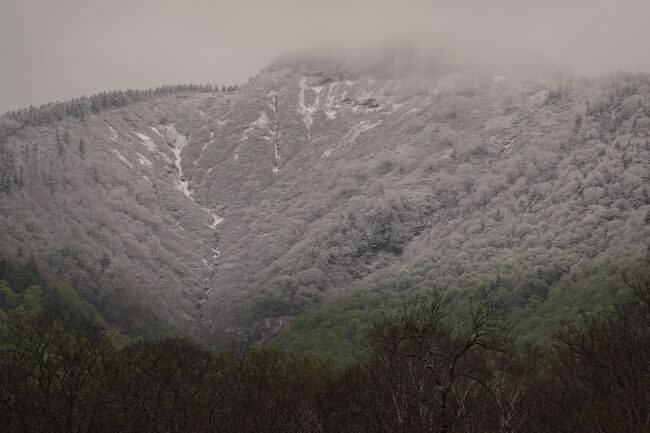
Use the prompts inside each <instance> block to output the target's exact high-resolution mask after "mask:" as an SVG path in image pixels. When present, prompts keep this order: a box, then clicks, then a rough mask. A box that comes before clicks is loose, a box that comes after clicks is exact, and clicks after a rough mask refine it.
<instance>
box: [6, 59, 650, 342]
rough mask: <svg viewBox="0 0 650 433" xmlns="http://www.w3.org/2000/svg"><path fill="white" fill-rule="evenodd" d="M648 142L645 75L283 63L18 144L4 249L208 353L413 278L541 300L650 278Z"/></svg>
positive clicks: (12, 148) (40, 131) (27, 131)
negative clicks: (593, 283) (585, 283)
mask: <svg viewBox="0 0 650 433" xmlns="http://www.w3.org/2000/svg"><path fill="white" fill-rule="evenodd" d="M649 134H650V78H649V77H648V76H642V75H634V76H632V75H620V76H615V77H607V78H600V79H594V80H585V79H581V80H578V79H570V78H547V77H531V76H514V75H513V76H503V75H499V76H495V75H490V74H486V73H477V72H467V71H464V72H457V73H445V74H431V75H418V76H410V77H401V78H394V77H393V78H387V77H381V78H380V77H378V76H373V75H370V74H367V75H365V74H364V75H359V74H353V73H347V72H345V71H341V70H338V69H337V70H334V69H332V70H331V71H330V70H328V69H327V68H313V67H309V66H306V65H301V64H299V63H296V64H291V65H283V64H281V63H277V64H275V65H273V66H272V67H269V68H267V69H266V70H264V71H263V72H262V73H260V74H259V76H257V77H256V79H255V80H254V81H253V82H251V83H250V84H248V85H246V86H243V87H242V88H241V89H239V90H237V91H234V92H223V93H221V92H220V93H198V94H179V95H173V96H161V97H156V98H152V99H150V100H148V101H147V102H140V103H137V104H134V105H131V106H128V107H126V108H122V109H115V110H109V111H104V112H100V113H98V114H96V115H93V116H90V117H86V118H85V119H84V120H83V121H82V120H78V119H75V118H69V119H65V120H63V121H61V122H58V123H57V124H56V125H53V126H42V127H28V128H24V129H22V130H20V131H19V132H18V133H17V134H16V135H14V136H11V137H9V138H7V139H5V140H4V141H3V143H2V155H3V156H4V158H5V162H4V163H3V165H2V168H0V170H3V172H0V175H3V176H4V178H5V179H8V178H10V177H11V180H10V181H9V183H7V182H5V184H7V185H9V184H11V185H10V187H6V188H5V191H4V192H3V193H2V194H1V195H0V225H2V227H4V229H3V230H2V233H0V241H1V242H2V245H3V246H4V249H5V250H9V251H15V250H18V249H19V247H20V248H22V251H24V253H26V254H29V253H33V254H34V255H35V256H36V257H37V258H39V259H40V260H41V261H42V262H43V263H47V264H48V266H50V267H51V268H52V269H54V270H55V271H57V272H58V273H59V274H60V275H62V276H63V277H64V278H66V279H68V280H70V281H71V282H72V283H73V284H75V285H76V286H78V287H85V288H87V289H88V292H89V293H91V294H92V297H94V298H95V300H96V302H100V303H101V300H102V297H103V296H104V293H106V291H108V290H109V288H110V290H115V291H116V292H117V293H118V295H116V296H118V298H120V299H121V300H122V301H123V302H141V303H144V304H145V305H147V306H149V307H151V308H152V309H153V310H154V311H156V312H157V313H158V314H159V315H161V317H163V318H164V319H165V320H168V321H170V322H171V323H173V324H175V325H177V326H179V327H181V328H183V329H186V330H189V331H190V332H192V333H193V334H194V335H199V336H204V337H206V338H208V339H210V340H211V341H217V340H219V341H222V340H223V339H226V338H228V337H230V336H233V335H237V336H242V335H243V336H247V337H250V338H251V339H253V340H258V339H260V338H262V339H263V338H267V337H269V336H271V335H273V334H275V333H277V332H279V331H280V330H281V329H283V327H285V326H286V324H287V323H290V321H291V318H292V317H293V316H295V315H297V314H299V313H301V312H302V311H304V310H307V309H312V308H317V307H318V305H320V304H322V303H323V302H327V300H328V299H330V298H331V297H332V296H336V295H337V294H339V293H344V292H345V291H346V290H347V289H348V287H350V285H351V284H354V283H355V282H357V283H358V282H359V281H362V282H363V281H368V282H369V283H368V284H372V283H371V282H372V281H378V280H381V279H383V278H385V276H387V275H396V274H399V273H400V272H409V270H412V271H413V272H418V273H420V274H421V275H422V276H423V281H425V282H427V283H430V284H436V285H438V286H447V287H467V288H473V287H478V286H480V285H482V284H485V282H486V281H493V280H495V279H497V277H498V279H499V281H500V284H503V285H507V286H508V288H509V290H510V291H511V292H512V293H513V294H515V296H516V297H517V299H519V300H520V302H527V300H528V299H529V298H530V296H538V297H542V298H543V297H545V296H546V295H547V294H548V291H549V290H550V289H551V288H552V287H553V285H554V284H555V283H556V282H557V281H559V280H561V279H562V278H569V277H570V276H575V275H580V274H581V273H584V272H587V271H590V270H592V269H593V268H594V267H598V266H600V265H604V264H608V265H609V264H611V265H612V266H633V265H638V264H642V263H645V262H644V261H645V260H646V254H647V252H646V251H647V245H648V241H649V239H650V218H649V217H648V216H647V215H648V212H649V211H650V196H649V192H648V183H649V180H650V177H649V176H650V163H649V161H650V145H649V144H648V140H649V139H648V136H649ZM9 161H10V162H9ZM0 177H2V176H0ZM14 178H15V180H14ZM107 258H108V259H107ZM107 263H108V264H107ZM369 287H370V286H369ZM395 290H399V288H397V287H396V289H395ZM89 296H90V295H89Z"/></svg>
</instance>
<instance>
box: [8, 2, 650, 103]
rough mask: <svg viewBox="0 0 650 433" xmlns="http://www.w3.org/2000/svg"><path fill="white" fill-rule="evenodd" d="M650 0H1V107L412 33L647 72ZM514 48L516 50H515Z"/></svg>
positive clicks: (461, 50) (246, 69) (201, 76)
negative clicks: (286, 52) (324, 47)
mask: <svg viewBox="0 0 650 433" xmlns="http://www.w3.org/2000/svg"><path fill="white" fill-rule="evenodd" d="M648 23H650V1H649V0H539V1H533V0H427V1H425V0H394V1H387V0H345V1H344V0H318V1H313V0H212V1H208V0H183V1H181V0H0V59H1V61H0V112H4V111H6V110H7V109H11V108H19V107H22V106H27V105H29V104H34V105H37V104H40V103H43V102H47V101H51V100H56V99H67V98H71V97H74V96H80V95H82V94H92V93H96V92H98V91H101V90H109V89H123V88H128V87H130V88H146V87H153V86H157V85H160V84H166V83H186V82H211V83H219V84H222V83H226V84H228V83H235V82H242V81H245V80H246V79H247V78H248V76H250V75H252V74H254V73H255V72H257V71H258V70H259V69H260V68H261V67H263V66H264V65H265V64H266V63H267V62H268V61H269V60H270V59H272V58H273V57H274V56H275V55H276V54H278V53H281V52H283V51H287V50H294V49H304V48H310V47H322V46H334V47H337V46H344V45H346V46H359V45H360V46H368V45H369V46H372V45H376V44H381V43H382V42H384V41H386V40H394V39H408V40H416V41H418V42H419V43H420V44H423V45H431V46H433V47H436V48H444V49H445V50H447V51H452V52H454V53H458V54H461V55H463V56H466V57H468V58H478V59H482V60H494V59H501V58H508V57H514V56H517V55H520V53H522V52H529V53H531V54H533V55H538V56H541V57H544V58H547V59H548V60H550V61H552V62H554V63H557V64H558V66H566V67H569V68H572V69H574V70H576V71H577V72H581V73H587V74H590V73H601V72H607V71H610V70H631V71H638V70H644V71H650V25H649V24H648ZM515 53H516V54H515Z"/></svg>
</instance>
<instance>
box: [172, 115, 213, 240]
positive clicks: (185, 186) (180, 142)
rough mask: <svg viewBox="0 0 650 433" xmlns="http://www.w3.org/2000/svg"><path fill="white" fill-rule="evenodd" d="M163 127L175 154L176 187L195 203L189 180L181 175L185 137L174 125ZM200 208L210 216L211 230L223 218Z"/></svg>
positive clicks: (185, 143) (210, 210)
mask: <svg viewBox="0 0 650 433" xmlns="http://www.w3.org/2000/svg"><path fill="white" fill-rule="evenodd" d="M164 128H165V133H166V134H167V137H168V138H169V139H170V140H173V142H174V145H173V148H172V152H173V153H174V156H175V160H174V165H175V166H176V170H177V171H178V180H177V181H176V187H177V188H178V190H179V191H181V192H182V193H183V194H184V195H185V196H186V197H187V198H189V199H190V200H192V201H193V202H194V203H196V201H195V200H194V197H192V192H191V191H190V188H189V182H188V181H187V179H186V178H185V176H184V175H183V165H182V161H183V157H182V156H181V152H182V151H183V149H184V148H185V146H187V137H186V136H184V135H182V134H179V133H178V131H176V127H175V126H174V125H166V126H165V127H164ZM197 204H198V203H197ZM201 209H203V211H204V212H205V213H207V214H208V215H209V216H210V217H211V218H212V220H213V222H212V224H210V228H211V229H213V230H214V229H216V228H217V226H218V225H219V224H221V223H222V222H223V220H224V219H223V218H222V217H221V216H219V215H217V214H215V213H214V212H213V210H212V209H208V208H204V207H201Z"/></svg>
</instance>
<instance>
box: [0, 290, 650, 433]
mask: <svg viewBox="0 0 650 433" xmlns="http://www.w3.org/2000/svg"><path fill="white" fill-rule="evenodd" d="M626 283H627V285H628V286H629V287H630V288H631V289H632V290H633V291H634V293H635V294H636V298H635V300H634V301H631V302H627V303H623V304H619V305H615V306H611V307H610V308H606V309H604V310H602V311H601V312H600V313H597V314H593V315H589V316H585V317H582V318H581V319H579V320H576V321H575V322H574V323H570V324H567V325H566V326H565V327H564V329H563V330H562V331H561V332H559V333H558V334H557V337H556V342H555V345H554V347H553V349H552V350H551V351H550V352H549V353H545V354H542V353H538V352H536V351H535V350H533V349H524V350H521V349H520V350H517V349H516V348H515V342H514V338H513V335H512V332H511V330H510V327H509V325H508V322H507V321H506V316H507V314H508V306H507V305H506V303H505V302H504V301H503V300H502V299H500V298H497V297H494V296H493V295H491V294H489V293H481V294H479V295H477V296H475V297H473V298H471V299H469V300H467V301H463V300H454V299H452V298H450V297H448V296H445V295H442V294H434V295H433V296H431V297H429V298H427V299H419V300H418V299H416V300H415V301H414V302H412V303H409V304H407V305H406V306H405V307H404V308H403V309H402V310H401V311H399V312H398V313H396V314H393V315H388V316H386V317H385V318H384V319H383V320H382V321H380V322H379V323H377V325H376V326H375V328H374V331H373V332H372V335H371V338H370V342H371V344H370V350H369V352H368V355H367V357H366V358H365V359H363V360H359V361H358V362H356V363H355V364H353V365H349V366H346V367H337V366H336V365H335V364H333V363H332V362H329V361H327V360H324V359H314V358H307V357H304V356H299V355H291V354H288V353H286V352H281V351H278V350H275V349H272V348H255V349H252V350H247V351H244V350H230V351H226V352H219V353H215V352H210V351H207V350H204V349H202V348H201V347H199V346H197V345H195V344H193V343H191V342H189V341H186V340H181V339H165V340H160V341H154V342H138V343H135V344H131V345H126V346H120V345H118V344H117V343H116V342H115V340H114V339H113V338H112V337H111V335H110V334H109V333H107V332H106V331H105V330H103V329H101V328H100V327H96V326H94V327H93V326H74V325H73V324H71V323H70V322H68V321H67V320H65V319H61V318H53V317H49V318H48V317H44V316H43V315H30V314H28V313H16V314H12V315H11V316H10V317H8V318H6V319H5V320H6V322H7V326H6V327H5V328H4V330H3V331H2V340H1V344H0V430H2V431H7V432H15V433H19V432H93V433H101V432H220V433H221V432H237V433H245V432H251V433H253V432H255V433H259V432H296V433H298V432H301V433H303V432H305V433H310V432H313V433H316V432H355V433H361V432H364V433H368V432H377V433H380V432H382V433H387V432H404V433H407V432H449V433H451V432H464V433H466V432H499V433H503V432H509V433H516V432H567V433H568V432H576V433H577V432H581V433H582V432H599V433H600V432H612V433H614V432H617V433H619V432H630V433H632V432H634V433H640V432H647V431H649V429H650V279H648V278H641V277H637V278H634V279H632V280H626ZM455 303H460V304H462V305H464V308H465V314H464V315H463V316H462V319H455V318H454V317H456V316H455V314H452V313H451V311H452V310H455V309H456V308H457V306H454V304H455Z"/></svg>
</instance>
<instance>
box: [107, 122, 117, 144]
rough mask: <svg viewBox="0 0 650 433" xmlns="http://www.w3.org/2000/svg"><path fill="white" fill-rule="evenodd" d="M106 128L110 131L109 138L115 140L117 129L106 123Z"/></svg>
mask: <svg viewBox="0 0 650 433" xmlns="http://www.w3.org/2000/svg"><path fill="white" fill-rule="evenodd" d="M108 129H110V131H111V137H110V139H111V140H113V141H115V140H116V139H117V131H115V130H114V129H113V127H112V126H111V125H108Z"/></svg>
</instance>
